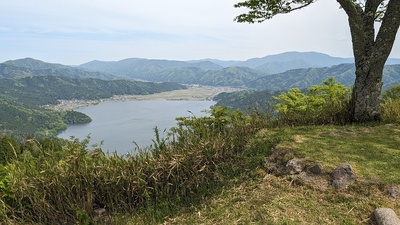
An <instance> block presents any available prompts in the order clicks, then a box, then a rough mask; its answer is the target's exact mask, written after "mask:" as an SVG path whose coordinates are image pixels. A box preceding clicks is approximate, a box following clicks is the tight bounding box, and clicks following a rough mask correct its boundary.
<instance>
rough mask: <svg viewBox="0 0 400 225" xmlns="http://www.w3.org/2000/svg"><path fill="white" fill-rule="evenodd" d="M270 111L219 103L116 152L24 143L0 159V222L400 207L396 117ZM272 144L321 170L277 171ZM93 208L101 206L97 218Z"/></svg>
mask: <svg viewBox="0 0 400 225" xmlns="http://www.w3.org/2000/svg"><path fill="white" fill-rule="evenodd" d="M389 106H390V105H389ZM396 107H398V106H393V105H392V106H390V107H388V108H387V109H390V110H386V111H384V112H386V113H385V114H384V116H385V115H394V114H392V113H388V112H394V111H397V108H396ZM399 110H400V109H399ZM327 115H331V113H330V112H329V111H328V112H327V114H321V115H320V118H318V119H317V121H325V119H326V118H329V116H327ZM337 115H338V116H341V115H339V114H337ZM272 118H273V117H272V115H263V114H262V113H260V112H254V113H253V114H251V115H245V114H243V113H241V112H239V111H229V110H226V109H224V108H222V107H215V108H213V109H212V110H211V116H210V117H200V118H197V117H186V118H177V122H178V123H177V127H174V128H172V129H171V130H170V131H169V132H168V134H167V136H166V137H163V138H160V136H159V133H158V132H157V129H155V131H156V139H155V140H154V145H153V146H150V147H149V148H148V149H146V150H140V149H139V150H138V153H137V154H136V155H131V156H124V157H120V156H118V155H108V156H106V155H104V154H103V153H102V151H101V149H97V150H96V151H94V152H91V153H88V152H87V150H88V149H87V144H88V143H89V140H87V139H86V140H83V141H82V142H80V141H79V140H76V139H73V140H70V141H69V142H68V143H67V145H66V146H64V148H63V149H62V150H56V149H46V150H45V149H44V148H43V146H42V145H41V144H40V142H31V144H32V146H30V147H29V148H25V149H24V151H23V152H22V153H20V154H18V155H15V157H14V158H13V159H11V158H10V159H9V161H7V160H8V159H7V160H6V162H8V163H6V164H5V165H3V166H2V167H0V175H1V176H0V178H1V179H0V223H2V224H55V223H59V222H61V223H64V224H85V225H90V224H373V222H374V221H373V217H372V216H371V214H372V212H373V210H374V209H376V208H377V207H389V208H393V209H394V210H395V211H396V210H399V209H400V203H399V201H398V200H393V199H390V198H388V197H387V193H386V192H387V190H388V188H389V187H390V186H392V185H400V176H399V175H400V173H399V168H400V163H399V162H400V153H399V151H400V149H399V146H400V138H399V132H400V126H399V125H398V124H388V125H385V124H378V123H375V124H372V123H371V124H358V125H345V126H338V125H318V126H316V125H315V124H320V123H314V122H313V123H308V122H307V121H309V120H310V119H313V115H309V117H308V118H306V119H304V118H302V117H298V118H299V119H300V120H298V121H296V120H294V121H293V120H286V119H285V118H278V119H276V120H275V119H272ZM287 118H297V117H290V115H289V117H287ZM385 118H386V119H385ZM387 118H388V119H387ZM303 119H304V120H303ZM330 121H339V122H340V121H341V120H336V119H334V118H333V119H331V120H330ZM383 121H387V122H388V121H398V120H397V119H396V118H395V117H383ZM291 122H294V124H297V126H287V124H291ZM284 124H286V126H285V125H284ZM300 124H303V126H300ZM322 124H324V123H322ZM339 124H340V123H339ZM274 152H283V153H287V154H283V155H279V154H278V155H276V156H275V155H274V154H272V156H274V157H275V158H276V159H278V160H279V162H281V163H283V164H286V162H287V161H288V160H289V159H291V158H293V157H298V158H303V159H304V162H305V163H306V164H307V166H311V165H314V164H315V163H317V162H318V163H321V164H322V165H323V167H324V173H323V174H322V175H315V176H313V177H312V178H313V180H311V181H307V180H301V179H299V178H298V177H295V176H291V175H279V176H274V175H272V174H270V173H269V171H270V170H269V168H268V167H267V165H266V162H265V159H266V157H268V156H271V153H274ZM345 162H348V163H350V164H351V165H352V166H353V168H355V170H356V174H357V181H356V182H355V183H353V184H351V185H349V186H348V188H347V189H345V190H341V191H335V190H333V189H332V188H331V187H330V186H329V182H330V174H331V172H332V170H333V169H334V168H335V167H336V166H338V165H340V164H342V163H345ZM98 209H105V210H106V212H107V213H106V214H105V215H102V216H96V211H97V210H98ZM397 213H399V212H398V211H397Z"/></svg>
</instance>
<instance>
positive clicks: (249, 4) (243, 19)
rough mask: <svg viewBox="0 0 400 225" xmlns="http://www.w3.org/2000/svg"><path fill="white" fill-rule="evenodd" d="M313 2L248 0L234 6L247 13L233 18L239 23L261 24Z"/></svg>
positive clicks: (300, 0) (303, 0)
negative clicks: (246, 9) (247, 10)
mask: <svg viewBox="0 0 400 225" xmlns="http://www.w3.org/2000/svg"><path fill="white" fill-rule="evenodd" d="M313 2H315V0H294V1H292V0H276V1H255V0H248V1H244V2H239V3H237V4H235V7H236V8H242V7H244V8H248V9H249V12H247V13H243V14H240V15H239V16H237V17H236V18H235V21H237V22H239V23H255V22H257V23H261V22H263V21H265V20H268V19H271V18H272V17H274V16H275V15H278V14H284V13H289V12H291V11H294V10H297V9H301V8H303V7H306V6H308V5H310V4H311V3H313Z"/></svg>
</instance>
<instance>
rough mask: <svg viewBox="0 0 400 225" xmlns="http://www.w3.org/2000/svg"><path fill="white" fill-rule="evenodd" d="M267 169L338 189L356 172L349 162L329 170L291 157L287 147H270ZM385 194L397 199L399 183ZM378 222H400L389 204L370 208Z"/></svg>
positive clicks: (382, 224) (313, 183)
mask: <svg viewBox="0 0 400 225" xmlns="http://www.w3.org/2000/svg"><path fill="white" fill-rule="evenodd" d="M265 165H266V167H267V170H268V172H269V173H272V174H274V175H277V176H282V175H289V176H291V178H292V181H293V182H297V183H300V184H310V185H313V186H317V187H319V188H321V189H327V188H333V189H334V190H337V191H340V190H343V189H346V188H347V187H348V186H349V185H350V184H352V183H354V182H355V181H356V178H357V176H356V172H355V170H354V169H353V167H352V166H351V165H350V164H349V163H344V164H342V165H339V166H337V167H336V168H335V169H334V170H333V171H332V173H330V174H329V173H326V172H324V168H323V166H322V164H321V163H312V162H307V161H305V160H304V159H301V158H296V157H294V154H293V152H292V151H290V150H282V149H277V148H273V149H272V154H271V155H270V156H268V157H267V158H266V159H265ZM388 196H389V197H392V198H396V199H400V185H398V186H393V187H390V188H389V189H388ZM374 216H375V220H376V221H377V223H378V224H379V225H392V224H398V225H400V220H399V218H398V217H397V215H396V213H395V212H394V211H393V210H392V209H389V208H378V209H376V210H375V212H374Z"/></svg>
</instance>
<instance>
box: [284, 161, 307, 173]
mask: <svg viewBox="0 0 400 225" xmlns="http://www.w3.org/2000/svg"><path fill="white" fill-rule="evenodd" d="M286 170H287V172H288V173H289V174H298V173H300V172H302V171H303V170H304V163H303V160H301V159H299V158H294V159H291V160H289V161H288V162H287V163H286Z"/></svg>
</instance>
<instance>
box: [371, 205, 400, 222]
mask: <svg viewBox="0 0 400 225" xmlns="http://www.w3.org/2000/svg"><path fill="white" fill-rule="evenodd" d="M374 216H375V219H376V222H377V223H378V225H400V220H399V218H398V217H397V215H396V213H395V212H394V211H393V210H392V209H389V208H378V209H375V212H374Z"/></svg>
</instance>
